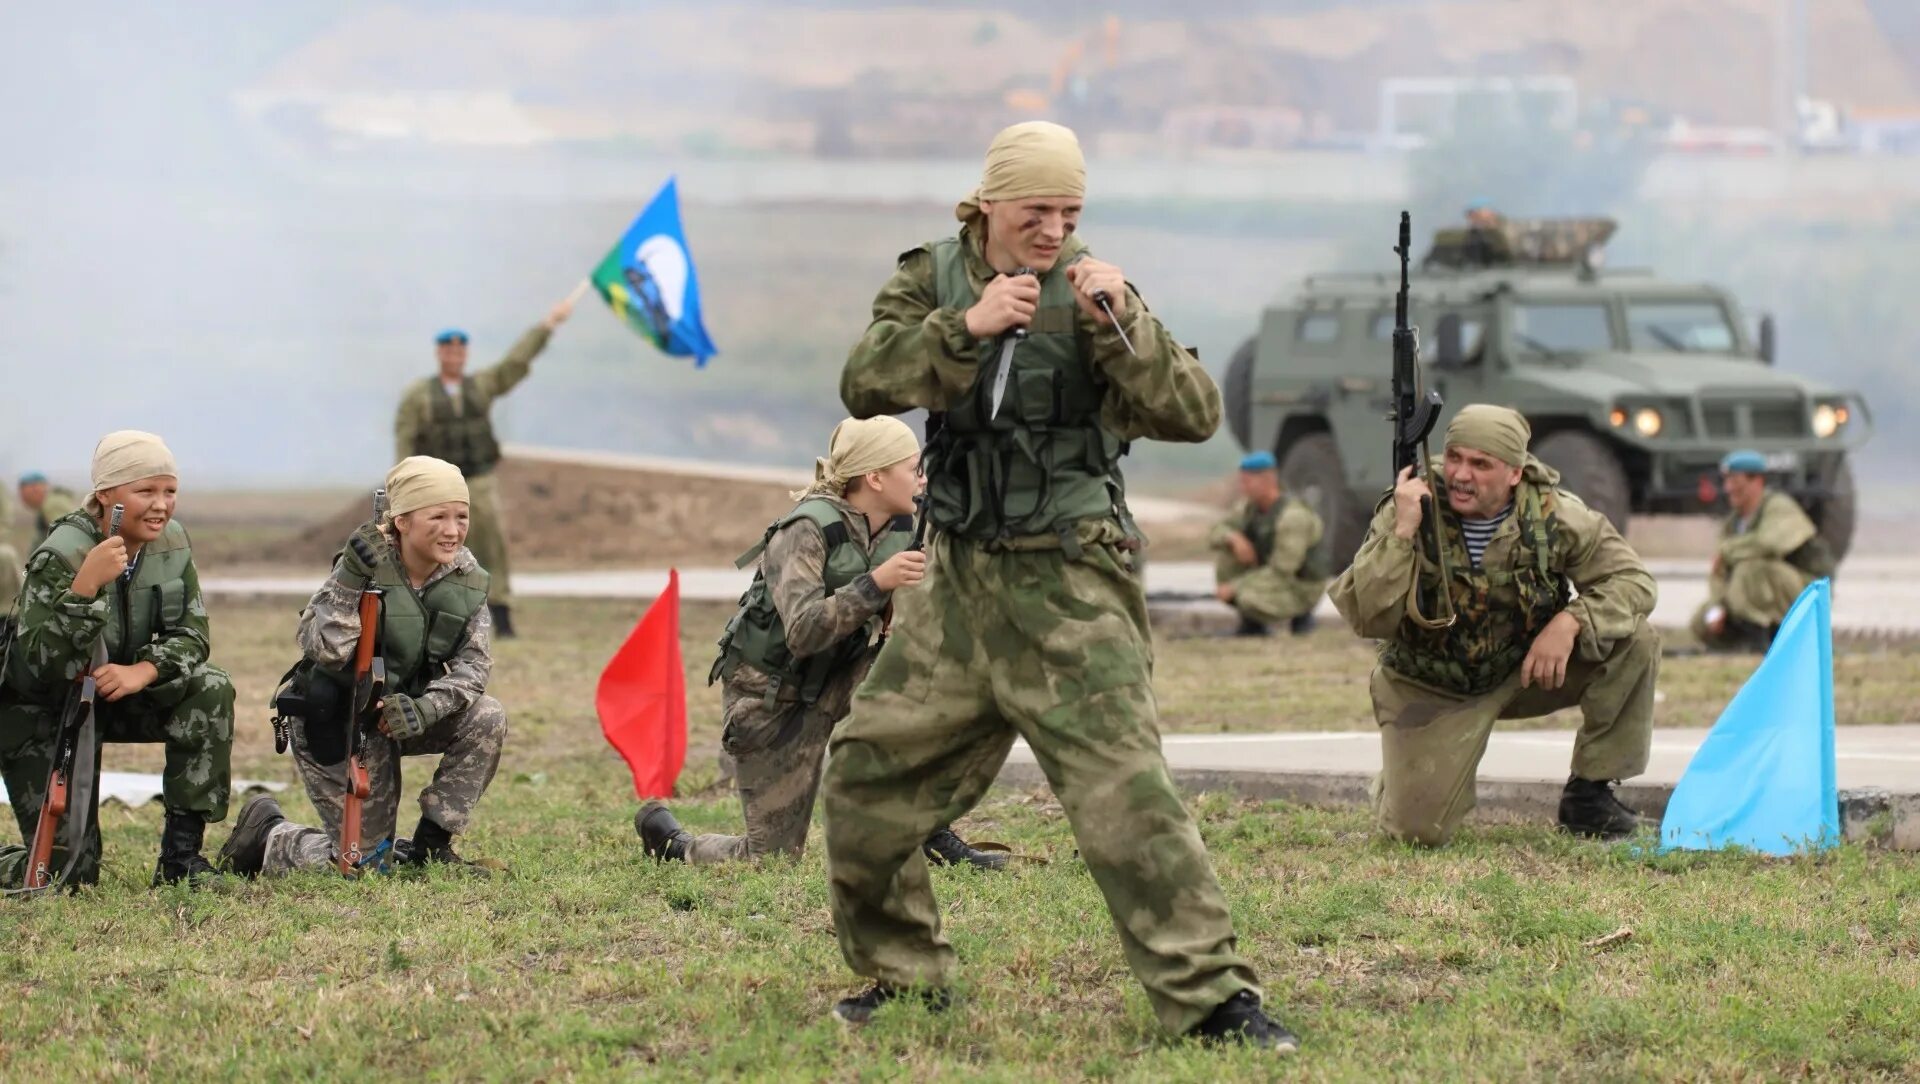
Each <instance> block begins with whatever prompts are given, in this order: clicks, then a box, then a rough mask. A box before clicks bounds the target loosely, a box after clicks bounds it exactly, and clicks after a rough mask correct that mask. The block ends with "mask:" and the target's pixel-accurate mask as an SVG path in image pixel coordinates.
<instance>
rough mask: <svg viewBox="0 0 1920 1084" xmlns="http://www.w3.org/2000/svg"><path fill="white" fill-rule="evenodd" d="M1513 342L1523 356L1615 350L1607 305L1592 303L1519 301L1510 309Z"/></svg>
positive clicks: (1550, 355)
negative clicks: (1511, 311)
mask: <svg viewBox="0 0 1920 1084" xmlns="http://www.w3.org/2000/svg"><path fill="white" fill-rule="evenodd" d="M1513 342H1514V345H1515V346H1516V347H1518V348H1519V352H1520V353H1522V354H1544V355H1547V356H1549V357H1552V356H1557V355H1561V354H1584V353H1589V352H1596V351H1605V350H1612V349H1614V345H1615V344H1614V341H1613V324H1612V323H1611V322H1610V321H1608V319H1607V306H1606V305H1604V304H1600V303H1595V302H1585V301H1574V302H1544V301H1531V302H1522V303H1520V304H1517V305H1515V306H1514V307H1513Z"/></svg>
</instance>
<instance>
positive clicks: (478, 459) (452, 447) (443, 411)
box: [413, 377, 500, 478]
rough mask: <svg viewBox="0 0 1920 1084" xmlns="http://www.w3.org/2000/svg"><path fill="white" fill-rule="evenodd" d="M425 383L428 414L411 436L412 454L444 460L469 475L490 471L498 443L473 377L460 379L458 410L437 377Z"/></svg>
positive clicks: (494, 460)
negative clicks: (429, 410)
mask: <svg viewBox="0 0 1920 1084" xmlns="http://www.w3.org/2000/svg"><path fill="white" fill-rule="evenodd" d="M429 383H430V385H431V386H430V387H429V388H428V389H427V402H429V403H430V404H432V413H431V416H430V417H429V418H428V419H427V423H426V424H425V425H423V426H421V427H420V431H419V433H418V435H416V436H415V437H414V440H413V454H415V455H430V456H432V457H434V458H435V459H444V460H446V461H447V462H449V463H451V464H453V465H454V466H456V467H459V468H460V473H461V474H464V475H466V476H467V477H469V478H472V477H474V476H476V475H481V474H485V473H487V472H488V471H490V470H492V469H493V467H494V464H496V463H498V462H500V442H499V441H498V440H496V439H495V438H494V435H493V419H491V418H489V417H488V416H487V411H486V408H485V407H483V406H482V405H481V404H480V397H479V395H477V394H475V392H474V389H473V378H472V377H467V378H465V379H464V380H462V381H460V409H459V410H458V411H456V410H454V409H453V398H452V396H449V395H448V394H447V389H446V386H445V385H443V384H441V383H440V381H439V379H438V378H434V379H432V380H430V381H429Z"/></svg>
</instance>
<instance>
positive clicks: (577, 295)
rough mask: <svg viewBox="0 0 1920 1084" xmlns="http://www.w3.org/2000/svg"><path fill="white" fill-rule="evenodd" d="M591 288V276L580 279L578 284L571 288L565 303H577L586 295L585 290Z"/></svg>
mask: <svg viewBox="0 0 1920 1084" xmlns="http://www.w3.org/2000/svg"><path fill="white" fill-rule="evenodd" d="M591 289H593V279H592V278H584V279H581V280H580V284H579V285H578V286H575V287H574V288H573V292H572V293H570V294H568V295H567V304H569V305H577V304H579V303H580V299H581V298H583V297H585V296H587V291H588V290H591Z"/></svg>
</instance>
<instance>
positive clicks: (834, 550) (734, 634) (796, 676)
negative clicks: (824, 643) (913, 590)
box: [707, 497, 913, 704]
mask: <svg viewBox="0 0 1920 1084" xmlns="http://www.w3.org/2000/svg"><path fill="white" fill-rule="evenodd" d="M801 519H805V520H810V521H812V522H813V524H814V525H815V526H817V527H819V528H820V533H821V534H823V535H825V536H826V539H827V564H826V568H825V569H824V570H823V573H824V574H823V575H822V577H821V579H822V584H823V586H824V587H825V589H826V593H827V594H828V595H832V594H834V593H835V592H837V591H839V590H840V589H841V588H843V587H845V586H847V585H848V584H850V583H852V582H853V581H854V580H856V579H859V578H860V576H861V575H862V574H864V573H867V572H871V571H872V570H874V569H875V568H878V567H880V565H882V564H884V563H885V562H886V560H887V559H888V558H889V557H892V556H893V555H894V554H896V553H900V552H902V551H904V550H905V549H906V548H907V547H908V546H909V545H910V544H912V541H913V517H911V516H896V517H894V519H893V520H892V521H891V522H889V523H888V524H887V526H886V528H885V530H884V532H883V533H882V534H881V536H880V538H879V540H878V542H877V543H876V544H875V546H874V547H873V553H872V554H871V555H869V554H868V553H867V551H866V548H865V547H863V546H862V545H861V544H860V543H859V542H857V541H855V540H854V534H853V530H852V528H850V527H848V526H847V521H846V517H845V516H844V515H843V514H842V513H841V511H840V509H839V508H838V507H837V506H836V505H834V503H833V502H832V501H829V500H826V499H825V498H822V497H809V498H807V499H806V500H803V501H801V502H800V503H799V504H798V505H795V506H794V508H793V510H792V511H790V512H788V513H787V514H786V515H784V516H782V517H780V518H779V519H777V520H775V521H774V522H773V525H772V526H770V527H768V528H767V533H766V534H765V535H763V536H762V537H761V539H760V541H759V543H758V544H757V545H755V546H754V547H753V548H752V549H750V550H748V551H747V552H745V553H743V554H741V555H740V558H739V560H738V561H736V562H734V564H735V567H738V568H745V567H747V565H748V564H749V563H751V562H752V561H754V560H755V559H757V558H758V557H759V556H760V555H761V553H763V552H765V551H766V548H767V543H769V542H771V541H772V540H773V536H774V533H775V532H777V531H779V530H780V529H781V528H782V527H785V526H786V525H787V524H789V523H792V522H794V521H795V520H801ZM875 620H876V621H877V620H878V619H877V618H876V619H875ZM872 624H873V623H872V622H869V623H868V625H867V626H864V627H862V628H861V629H859V630H858V631H856V632H854V633H853V634H851V635H849V636H847V637H846V638H845V639H843V640H841V641H840V642H839V643H836V644H834V645H833V646H831V647H829V648H827V649H826V650H824V651H821V652H819V653H818V654H814V655H809V656H806V657H805V658H795V657H794V654H793V652H792V651H791V650H789V649H788V647H787V630H786V626H785V624H783V623H782V622H781V620H780V611H779V610H778V609H776V608H775V607H774V605H773V592H772V591H771V590H769V589H768V588H767V577H766V570H765V569H762V570H760V571H758V572H755V573H754V575H753V583H752V584H750V585H748V587H747V590H746V593H745V594H743V595H741V596H740V608H739V610H737V611H735V612H734V615H733V618H732V620H730V621H728V622H727V628H726V631H725V632H723V633H721V634H720V655H719V657H718V658H716V659H715V660H714V662H713V669H712V671H711V672H709V673H708V674H707V683H708V684H712V683H713V682H715V681H718V680H719V679H720V678H723V677H726V676H727V675H729V674H731V673H733V671H734V669H735V668H736V667H738V666H739V665H740V664H741V663H746V664H748V665H749V666H752V667H753V668H754V669H756V670H759V671H760V672H761V673H763V674H766V675H767V676H768V677H770V678H772V679H773V682H774V687H773V690H772V691H771V692H770V693H769V695H770V696H773V697H776V698H782V699H788V698H792V699H798V700H799V701H800V702H801V703H805V704H811V703H813V702H814V701H815V700H818V699H819V698H820V693H821V691H822V690H824V689H825V688H826V685H827V681H828V680H829V679H831V678H832V677H833V675H834V674H835V673H836V672H838V671H840V670H841V669H842V668H844V667H845V666H847V665H849V664H851V663H852V662H853V661H854V660H856V659H858V658H859V656H860V653H861V652H863V651H865V650H866V649H867V645H868V642H869V640H870V639H871V633H872ZM783 690H794V691H792V692H786V693H784V695H783V692H782V691H783Z"/></svg>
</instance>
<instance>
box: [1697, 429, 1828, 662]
mask: <svg viewBox="0 0 1920 1084" xmlns="http://www.w3.org/2000/svg"><path fill="white" fill-rule="evenodd" d="M1720 476H1721V480H1722V482H1723V483H1724V484H1725V486H1726V490H1727V504H1728V505H1729V506H1730V509H1731V511H1730V514H1729V515H1728V516H1727V519H1726V522H1725V523H1723V524H1721V526H1720V545H1719V548H1718V549H1716V550H1715V551H1714V554H1713V570H1712V572H1711V574H1709V576H1708V577H1707V601H1706V602H1705V603H1703V604H1701V606H1700V610H1699V612H1697V613H1695V614H1694V615H1693V635H1694V636H1695V637H1696V638H1697V639H1698V640H1699V641H1700V642H1701V643H1702V644H1705V645H1706V646H1707V647H1710V648H1715V649H1719V650H1730V651H1738V650H1743V649H1744V650H1752V651H1765V650H1766V649H1767V648H1768V647H1770V646H1772V644H1773V634H1774V633H1775V632H1777V631H1778V630H1779V628H1780V622H1781V621H1783V620H1785V619H1786V616H1787V611H1788V610H1790V609H1792V608H1793V603H1794V600H1795V599H1797V598H1799V597H1800V592H1802V591H1804V590H1806V589H1807V585H1808V584H1810V583H1812V582H1813V581H1815V580H1817V579H1820V578H1821V577H1823V576H1831V575H1833V568H1834V560H1833V551H1832V550H1831V549H1829V548H1828V547H1827V543H1826V540H1825V539H1823V538H1821V537H1820V531H1819V529H1818V528H1816V527H1815V526H1814V525H1813V520H1811V519H1808V518H1807V514H1806V512H1804V511H1802V510H1801V508H1800V505H1799V504H1798V503H1797V502H1795V501H1794V499H1793V498H1792V497H1789V496H1787V495H1786V494H1785V493H1781V492H1779V491H1777V490H1771V489H1768V488H1767V461H1766V459H1765V458H1764V457H1762V456H1761V455H1760V453H1759V452H1748V451H1740V452H1734V453H1733V454H1731V455H1729V456H1727V457H1726V458H1725V459H1723V460H1721V461H1720Z"/></svg>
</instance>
